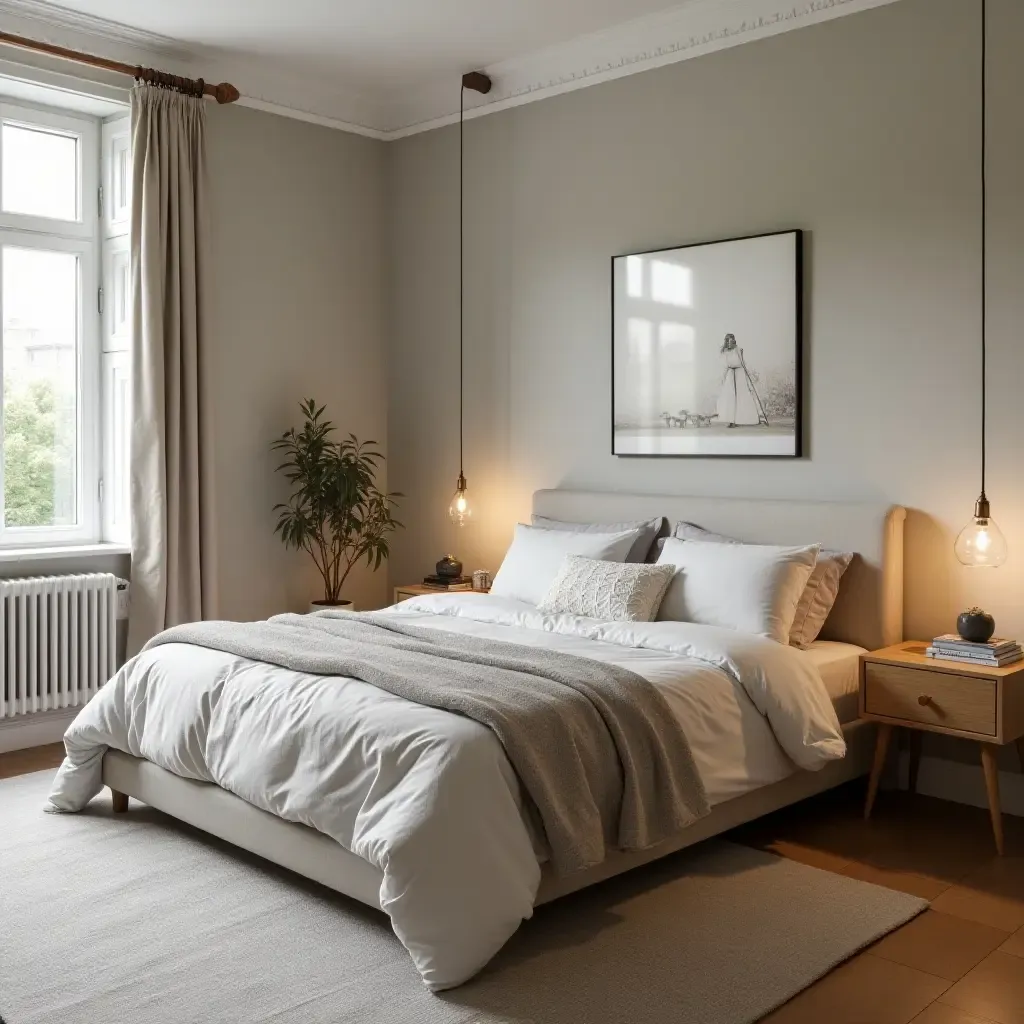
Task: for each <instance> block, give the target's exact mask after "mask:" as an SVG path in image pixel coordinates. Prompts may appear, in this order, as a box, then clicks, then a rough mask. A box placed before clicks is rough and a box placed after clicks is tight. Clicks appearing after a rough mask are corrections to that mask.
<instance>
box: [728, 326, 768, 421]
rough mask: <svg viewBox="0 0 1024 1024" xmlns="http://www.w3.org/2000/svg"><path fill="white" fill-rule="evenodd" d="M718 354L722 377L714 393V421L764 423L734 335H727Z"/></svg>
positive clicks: (760, 406) (759, 402)
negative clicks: (719, 388)
mask: <svg viewBox="0 0 1024 1024" xmlns="http://www.w3.org/2000/svg"><path fill="white" fill-rule="evenodd" d="M721 354H722V355H723V356H724V357H725V376H724V377H723V378H722V388H721V390H720V391H719V392H718V402H717V407H716V408H717V412H718V422H719V423H726V424H728V425H729V426H730V427H737V426H741V427H748V426H751V427H752V426H757V425H759V424H761V423H763V424H764V425H765V426H767V425H768V417H767V416H766V415H765V413H764V407H763V406H762V405H761V399H760V398H758V396H757V392H756V391H755V390H754V382H753V381H752V380H751V379H750V374H749V372H748V371H747V365H746V363H745V362H744V361H743V349H741V348H740V347H739V346H738V345H737V344H736V336H735V335H734V334H727V335H726V336H725V343H724V344H723V345H722V348H721Z"/></svg>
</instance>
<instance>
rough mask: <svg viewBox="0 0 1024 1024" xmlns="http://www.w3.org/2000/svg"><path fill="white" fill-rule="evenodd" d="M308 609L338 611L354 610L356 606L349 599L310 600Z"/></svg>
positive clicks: (313, 610) (312, 610)
mask: <svg viewBox="0 0 1024 1024" xmlns="http://www.w3.org/2000/svg"><path fill="white" fill-rule="evenodd" d="M309 610H310V611H311V612H322V611H328V610H333V611H338V612H354V611H355V610H356V606H355V605H354V604H353V603H352V602H351V601H310V602H309Z"/></svg>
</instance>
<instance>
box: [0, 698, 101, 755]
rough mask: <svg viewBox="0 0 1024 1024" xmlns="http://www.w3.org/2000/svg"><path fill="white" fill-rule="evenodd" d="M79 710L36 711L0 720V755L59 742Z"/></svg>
mask: <svg viewBox="0 0 1024 1024" xmlns="http://www.w3.org/2000/svg"><path fill="white" fill-rule="evenodd" d="M81 710H82V709H81V708H80V707H78V708H60V709H59V710H58V711H37V712H36V713H35V714H34V715H19V716H17V717H16V718H0V754H6V753H7V752H8V751H9V750H25V749H26V748H27V747H41V746H43V745H44V744H46V743H57V742H59V741H60V740H61V739H62V738H63V736H64V733H65V732H66V731H67V728H68V726H69V725H70V724H71V721H72V719H74V718H75V716H76V715H77V714H78V712H79V711H81Z"/></svg>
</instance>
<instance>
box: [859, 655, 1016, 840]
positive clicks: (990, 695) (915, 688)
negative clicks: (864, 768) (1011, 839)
mask: <svg viewBox="0 0 1024 1024" xmlns="http://www.w3.org/2000/svg"><path fill="white" fill-rule="evenodd" d="M927 646H928V645H927V644H925V643H922V642H920V641H908V642H906V643H902V644H896V645H895V646H893V647H886V648H884V649H882V650H880V651H872V652H871V653H870V654H863V655H861V659H860V717H861V718H866V719H869V720H871V721H874V722H877V723H878V738H877V740H876V741H875V759H874V763H873V765H872V768H871V778H870V780H869V782H868V795H867V801H866V803H865V805H864V817H865V818H869V817H870V816H871V809H872V808H873V807H874V804H875V797H876V796H877V795H878V783H879V780H880V778H881V775H882V770H883V768H884V767H885V758H886V754H887V753H888V750H889V741H890V740H891V739H892V731H893V729H894V728H896V727H897V726H899V727H901V728H904V729H910V730H913V731H912V732H911V744H910V788H911V790H914V789H915V788H916V786H917V770H918V765H919V763H920V759H921V732H922V731H924V732H937V733H941V734H943V735H945V736H960V737H962V738H964V739H970V740H977V741H978V743H979V744H980V747H981V765H982V769H983V770H984V772H985V789H986V792H987V795H988V809H989V815H990V817H991V819H992V833H993V835H994V837H995V843H996V849H997V850H998V851H999V853H1000V854H1002V853H1003V849H1004V842H1003V815H1002V810H1001V808H1000V805H999V768H998V766H997V764H996V750H997V748H998V747H999V746H1001V745H1002V744H1004V743H1016V744H1017V750H1018V752H1019V754H1020V757H1021V763H1022V767H1024V662H1017V663H1016V664H1014V665H1007V666H1006V667H1004V668H994V667H990V666H988V665H974V664H969V663H965V662H959V661H942V660H937V659H935V658H929V657H927V655H926V654H925V653H924V652H925V648H926V647H927Z"/></svg>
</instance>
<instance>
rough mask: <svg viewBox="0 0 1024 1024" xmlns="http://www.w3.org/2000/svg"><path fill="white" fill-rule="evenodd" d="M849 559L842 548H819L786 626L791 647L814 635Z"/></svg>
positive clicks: (809, 640)
mask: <svg viewBox="0 0 1024 1024" xmlns="http://www.w3.org/2000/svg"><path fill="white" fill-rule="evenodd" d="M852 561H853V555H852V554H849V553H846V552H843V551H822V552H821V553H820V554H819V555H818V561H817V562H816V563H815V565H814V568H813V569H812V570H811V576H810V579H808V581H807V586H806V587H804V592H803V594H801V595H800V601H799V602H798V604H797V606H796V615H794V616H793V625H792V626H791V627H790V630H789V642H790V643H791V644H792V645H793V646H794V647H801V648H804V647H808V646H810V645H811V644H812V643H814V641H815V640H817V639H818V634H819V633H820V632H821V630H822V627H823V626H824V625H825V620H826V619H827V618H828V613H829V612H830V611H832V606H833V605H834V604H835V603H836V598H837V597H838V596H839V582H840V580H841V579H842V578H843V573H844V572H846V570H847V569H848V568H849V566H850V562H852Z"/></svg>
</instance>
